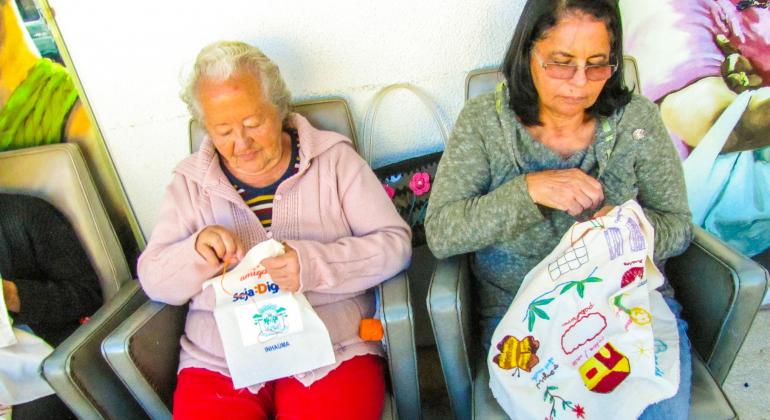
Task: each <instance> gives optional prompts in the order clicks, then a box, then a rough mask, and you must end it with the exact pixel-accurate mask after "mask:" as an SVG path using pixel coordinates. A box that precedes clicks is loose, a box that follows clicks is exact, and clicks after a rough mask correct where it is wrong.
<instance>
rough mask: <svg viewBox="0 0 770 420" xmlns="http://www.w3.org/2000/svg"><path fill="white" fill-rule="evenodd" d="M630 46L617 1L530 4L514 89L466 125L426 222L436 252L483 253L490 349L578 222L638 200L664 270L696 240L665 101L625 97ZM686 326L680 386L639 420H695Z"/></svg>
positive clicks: (485, 335) (515, 46)
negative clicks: (533, 278) (663, 113)
mask: <svg viewBox="0 0 770 420" xmlns="http://www.w3.org/2000/svg"><path fill="white" fill-rule="evenodd" d="M622 45H623V35H622V28H621V23H620V15H619V12H618V8H617V4H616V2H615V1H614V0H529V1H528V2H527V4H526V5H525V6H524V10H523V12H522V15H521V18H520V19H519V23H518V25H517V27H516V31H515V33H514V35H513V38H512V40H511V44H510V47H509V48H508V52H507V54H506V57H505V60H504V63H503V69H502V70H503V73H504V74H505V79H506V81H505V82H504V83H501V84H500V85H498V87H497V89H496V91H495V92H494V93H490V94H487V95H482V96H480V97H478V98H475V99H472V100H470V101H468V103H467V104H466V105H465V108H464V109H463V111H462V112H461V113H460V116H459V117H458V120H457V123H456V125H455V127H454V131H453V132H452V136H451V138H450V140H449V144H448V146H447V148H446V151H445V152H444V156H443V158H442V160H441V163H440V164H439V168H438V172H437V174H436V179H435V184H434V187H433V191H432V195H431V199H430V204H429V206H428V213H427V216H426V220H425V226H426V234H427V239H428V245H429V246H430V248H431V250H432V251H433V253H434V254H435V255H436V256H437V257H439V258H446V257H449V256H451V255H457V254H463V253H473V256H474V258H473V267H472V268H473V272H474V275H475V281H476V290H477V291H478V296H477V298H478V300H477V307H478V312H479V315H480V322H481V327H482V328H481V339H482V344H483V346H484V348H488V346H489V341H490V339H491V336H492V333H493V331H494V329H495V327H496V325H497V323H498V322H499V321H500V319H501V317H502V315H503V314H504V313H505V311H506V310H507V309H508V307H509V305H510V304H511V302H512V301H513V298H514V296H515V295H516V292H517V290H518V288H519V286H520V285H521V282H522V280H523V279H524V277H525V275H526V274H527V273H528V272H529V271H530V270H531V269H532V268H534V267H535V266H536V265H537V264H538V263H539V262H540V261H541V260H542V259H543V258H545V257H546V256H547V255H548V254H549V253H550V252H551V250H553V249H554V247H555V246H556V245H557V244H558V243H559V240H560V238H561V237H562V236H563V234H564V233H565V232H567V230H568V229H569V228H570V226H572V224H573V223H575V222H576V221H581V220H585V219H587V218H590V217H592V216H598V215H604V214H606V213H607V212H609V210H611V209H612V208H613V207H614V206H616V205H619V204H622V203H624V202H626V201H628V200H631V199H636V200H637V201H638V202H639V204H640V205H641V206H642V208H643V209H644V212H645V215H646V216H647V218H648V219H649V220H650V222H651V223H652V225H653V226H654V228H655V255H654V257H655V261H656V263H658V264H659V265H661V264H662V263H663V262H664V261H665V260H666V259H667V258H669V257H672V256H675V255H678V254H680V253H681V252H683V251H684V250H685V249H686V248H687V246H688V245H689V243H690V239H691V236H692V230H691V226H690V211H689V208H688V206H687V197H686V194H685V185H684V178H683V174H682V168H681V164H680V162H679V158H678V156H677V152H676V150H675V149H674V147H673V145H672V142H671V140H670V139H669V137H668V133H667V131H666V128H665V127H664V126H663V122H662V121H661V117H660V114H659V112H658V109H657V107H656V106H655V104H653V103H652V102H650V101H649V100H647V99H645V98H643V97H641V96H637V95H632V94H631V92H629V90H628V89H626V87H625V85H624V82H623V67H622V66H623V49H622ZM663 289H664V290H662V292H663V294H664V296H667V301H668V303H669V306H670V307H671V308H672V311H673V312H674V313H675V314H677V319H678V315H679V312H680V311H681V307H680V306H679V304H678V303H677V302H676V301H675V300H673V291H672V289H671V288H670V286H669V285H668V284H666V285H664V286H663ZM679 327H680V338H681V340H680V341H681V343H680V349H681V351H680V353H681V382H680V390H679V392H678V393H677V395H675V396H674V397H673V398H671V399H669V400H666V401H663V402H661V403H658V404H655V405H653V406H650V407H648V409H647V410H646V411H645V413H644V414H643V415H642V418H667V419H668V418H687V413H688V409H689V396H690V371H691V368H690V346H689V342H688V339H687V335H686V324H685V323H684V322H682V321H679Z"/></svg>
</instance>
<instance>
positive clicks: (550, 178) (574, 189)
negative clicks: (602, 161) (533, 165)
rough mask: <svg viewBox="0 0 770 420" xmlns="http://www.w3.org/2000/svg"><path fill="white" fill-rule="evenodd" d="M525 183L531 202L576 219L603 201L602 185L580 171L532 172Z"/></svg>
mask: <svg viewBox="0 0 770 420" xmlns="http://www.w3.org/2000/svg"><path fill="white" fill-rule="evenodd" d="M524 180H525V182H526V183H527V190H528V192H529V196H530V198H532V201H534V202H535V203H537V204H541V205H543V206H546V207H551V208H554V209H557V210H562V211H566V212H567V213H569V215H570V216H573V217H577V216H578V215H580V214H581V213H583V212H584V211H586V210H588V209H594V208H596V207H597V206H599V204H601V203H602V201H604V191H603V189H602V184H601V183H600V182H599V181H597V180H596V179H594V178H592V177H590V176H588V175H587V174H586V173H585V172H583V171H581V170H580V169H557V170H550V171H542V172H532V173H528V174H527V175H525V177H524Z"/></svg>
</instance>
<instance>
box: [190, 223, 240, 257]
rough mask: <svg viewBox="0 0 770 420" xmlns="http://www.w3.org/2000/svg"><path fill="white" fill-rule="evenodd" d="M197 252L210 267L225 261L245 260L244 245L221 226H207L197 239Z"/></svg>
mask: <svg viewBox="0 0 770 420" xmlns="http://www.w3.org/2000/svg"><path fill="white" fill-rule="evenodd" d="M195 251H197V252H198V254H200V256H201V257H203V259H205V260H206V262H207V263H209V265H213V266H218V265H220V264H222V263H224V262H225V261H226V262H227V263H228V264H230V263H236V262H238V261H240V260H241V259H242V258H243V255H244V251H243V245H242V244H241V241H240V240H239V239H238V237H237V236H235V234H234V233H233V232H231V231H230V230H229V229H227V228H225V227H223V226H219V225H211V226H206V227H205V228H204V229H203V230H202V231H201V232H200V233H199V234H198V237H197V238H195Z"/></svg>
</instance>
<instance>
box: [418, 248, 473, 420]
mask: <svg viewBox="0 0 770 420" xmlns="http://www.w3.org/2000/svg"><path fill="white" fill-rule="evenodd" d="M470 283H471V272H470V267H469V266H468V257H467V256H466V255H458V256H454V257H451V258H447V259H444V260H439V261H438V263H437V265H436V270H435V272H434V273H433V278H432V279H431V283H430V288H429V289H428V298H427V302H426V303H427V305H428V313H429V315H430V321H431V325H432V326H433V333H434V335H435V337H436V349H437V350H438V353H439V358H440V359H441V369H442V371H443V372H444V380H445V381H446V384H447V388H448V391H449V401H450V403H451V404H452V412H453V413H454V415H455V418H458V419H470V418H472V413H473V402H472V399H471V398H472V395H473V378H474V374H475V366H473V364H472V363H471V361H475V359H474V357H476V355H475V353H474V352H473V351H472V350H473V349H475V347H476V346H475V343H474V342H473V340H474V338H473V334H472V328H473V327H472V324H471V305H472V302H471V290H470Z"/></svg>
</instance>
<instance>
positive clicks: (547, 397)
mask: <svg viewBox="0 0 770 420" xmlns="http://www.w3.org/2000/svg"><path fill="white" fill-rule="evenodd" d="M558 390H559V387H558V386H553V385H551V386H549V387H548V388H546V389H545V392H543V401H545V402H547V403H550V404H551V411H550V415H549V416H548V417H550V418H552V419H555V418H556V403H557V402H561V409H562V411H567V409H568V408H569V409H570V410H572V411H573V412H574V413H575V415H576V416H577V417H578V418H584V416H585V414H586V412H585V409H584V408H583V407H581V406H580V404H575V406H574V407H573V406H572V401H567V400H565V399H564V398H562V397H561V396H559V395H556V394H554V393H553V392H554V391H558ZM578 407H580V408H578ZM548 417H546V418H548Z"/></svg>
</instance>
